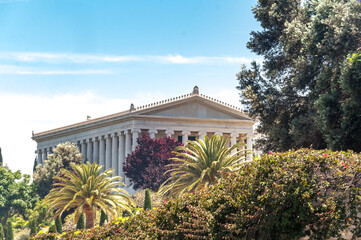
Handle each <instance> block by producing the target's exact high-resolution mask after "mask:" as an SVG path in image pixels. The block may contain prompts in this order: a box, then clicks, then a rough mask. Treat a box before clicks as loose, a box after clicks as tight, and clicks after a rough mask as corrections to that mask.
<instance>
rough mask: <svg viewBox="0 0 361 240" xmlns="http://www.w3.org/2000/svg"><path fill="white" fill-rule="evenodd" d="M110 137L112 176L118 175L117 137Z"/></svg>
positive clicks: (114, 135) (113, 135)
mask: <svg viewBox="0 0 361 240" xmlns="http://www.w3.org/2000/svg"><path fill="white" fill-rule="evenodd" d="M111 137H112V168H113V169H114V174H115V175H118V135H116V134H115V133H113V134H112V135H111Z"/></svg>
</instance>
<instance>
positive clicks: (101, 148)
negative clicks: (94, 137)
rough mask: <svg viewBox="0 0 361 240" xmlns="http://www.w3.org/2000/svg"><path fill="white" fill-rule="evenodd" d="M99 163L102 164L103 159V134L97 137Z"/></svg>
mask: <svg viewBox="0 0 361 240" xmlns="http://www.w3.org/2000/svg"><path fill="white" fill-rule="evenodd" d="M99 138H100V139H99V165H103V166H104V160H105V142H104V138H103V136H100V137H99ZM104 169H105V166H104V167H103V169H102V171H104Z"/></svg>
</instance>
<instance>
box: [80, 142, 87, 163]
mask: <svg viewBox="0 0 361 240" xmlns="http://www.w3.org/2000/svg"><path fill="white" fill-rule="evenodd" d="M81 154H82V155H83V162H86V157H87V156H86V142H85V141H84V140H82V141H81Z"/></svg>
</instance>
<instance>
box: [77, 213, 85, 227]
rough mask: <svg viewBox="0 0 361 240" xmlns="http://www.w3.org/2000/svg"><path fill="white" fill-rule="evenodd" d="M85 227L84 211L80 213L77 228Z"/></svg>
mask: <svg viewBox="0 0 361 240" xmlns="http://www.w3.org/2000/svg"><path fill="white" fill-rule="evenodd" d="M84 228H85V223H84V213H82V214H81V215H80V218H79V220H78V222H77V223H76V229H84Z"/></svg>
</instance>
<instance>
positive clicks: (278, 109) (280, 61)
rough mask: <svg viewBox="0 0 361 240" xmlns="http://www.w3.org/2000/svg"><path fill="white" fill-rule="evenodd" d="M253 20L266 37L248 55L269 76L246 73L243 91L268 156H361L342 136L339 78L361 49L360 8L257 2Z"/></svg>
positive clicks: (305, 1)
mask: <svg viewBox="0 0 361 240" xmlns="http://www.w3.org/2000/svg"><path fill="white" fill-rule="evenodd" d="M253 13H254V15H255V18H256V19H257V20H258V21H259V22H260V24H261V27H262V30H261V31H258V32H252V33H251V35H252V37H251V39H250V41H249V42H248V45H247V47H248V48H249V49H251V50H252V51H253V52H255V53H257V54H259V55H261V56H262V57H263V59H264V61H263V68H260V67H259V65H257V64H256V63H252V65H251V67H250V68H249V69H248V68H246V67H245V66H243V67H242V69H241V72H240V73H239V74H238V75H237V78H238V82H239V85H238V86H237V88H238V89H239V90H240V91H241V98H242V100H241V102H242V103H243V104H244V106H245V107H246V110H247V111H248V113H249V115H250V116H252V117H254V118H258V119H259V121H260V125H259V128H258V131H259V132H260V133H262V134H263V135H264V136H265V138H264V139H261V140H260V141H259V143H260V144H261V145H262V147H263V149H264V150H276V151H284V150H288V149H290V148H299V147H309V146H311V145H312V146H313V148H324V147H329V148H332V149H340V148H342V149H347V148H351V149H355V150H356V148H354V146H353V145H352V144H351V145H350V144H347V143H346V142H347V141H346V140H345V138H350V136H345V135H344V134H343V133H342V131H343V127H342V122H343V119H345V115H344V114H343V111H344V106H343V102H344V92H343V89H342V84H341V81H342V80H341V76H342V72H344V71H345V69H344V68H345V67H347V66H346V65H345V61H346V60H347V59H348V57H349V54H350V53H353V52H355V51H356V50H357V49H359V48H360V47H361V41H360V39H361V4H360V3H359V2H357V1H356V0H277V1H276V0H259V1H258V3H257V5H256V6H255V7H254V8H253ZM352 78H353V81H356V82H357V76H355V75H353V77H352ZM358 81H359V80H358ZM357 101H358V100H357ZM350 124H351V125H355V126H358V127H359V128H361V126H360V125H358V122H352V123H350ZM353 139H355V136H354V137H353Z"/></svg>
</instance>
